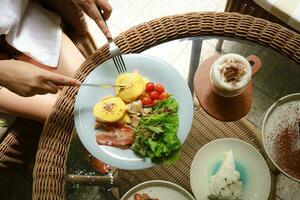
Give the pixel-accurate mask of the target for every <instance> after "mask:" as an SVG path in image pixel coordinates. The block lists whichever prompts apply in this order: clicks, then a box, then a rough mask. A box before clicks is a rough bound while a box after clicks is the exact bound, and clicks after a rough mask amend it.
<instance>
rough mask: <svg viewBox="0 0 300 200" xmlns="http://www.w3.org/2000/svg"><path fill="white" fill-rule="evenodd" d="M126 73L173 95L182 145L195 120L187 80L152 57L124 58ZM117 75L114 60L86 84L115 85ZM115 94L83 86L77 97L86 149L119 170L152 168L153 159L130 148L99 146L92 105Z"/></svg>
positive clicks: (76, 114) (78, 124) (77, 120)
mask: <svg viewBox="0 0 300 200" xmlns="http://www.w3.org/2000/svg"><path fill="white" fill-rule="evenodd" d="M123 59H124V62H125V63H126V67H127V71H128V72H132V71H134V70H138V72H139V73H140V74H141V75H142V76H145V77H147V78H148V79H149V80H150V81H151V82H155V83H161V84H163V85H164V87H165V89H166V91H167V92H168V93H170V94H173V96H174V98H175V99H176V100H177V102H178V104H179V111H178V116H179V127H178V131H177V135H178V138H179V139H180V141H181V142H182V143H183V142H184V140H185V139H186V137H187V135H188V133H189V130H190V128H191V125H192V120H193V100H192V95H191V92H190V90H189V88H188V86H187V84H186V81H185V80H184V79H183V78H182V76H181V75H180V74H179V72H177V71H176V70H175V69H174V68H173V67H172V66H170V65H168V64H167V63H165V62H163V61H161V60H159V59H157V58H154V57H150V56H145V55H140V54H128V55H124V56H123ZM117 76H118V72H117V70H116V68H115V66H114V63H113V61H112V60H108V61H106V62H104V63H102V64H101V65H99V66H98V67H97V68H95V69H94V70H93V71H92V72H91V73H90V74H89V75H88V76H87V77H86V79H85V81H84V83H114V82H115V80H116V78H117ZM109 95H115V92H114V90H113V89H103V88H95V87H81V88H80V89H79V91H78V94H77V96H76V102H75V111H74V120H75V127H76V130H77V133H78V135H79V138H80V140H81V142H82V143H83V145H84V146H85V148H86V149H87V150H88V151H89V152H90V153H91V154H92V155H93V156H95V157H96V158H97V159H99V160H101V161H103V162H104V163H107V164H109V165H111V166H113V167H116V168H120V169H129V170H134V169H144V168H149V167H151V166H153V165H154V164H153V163H152V162H151V160H150V159H148V158H146V159H143V158H140V157H139V156H137V155H136V154H135V153H134V152H133V151H132V150H130V149H121V148H116V147H109V146H104V145H98V144H97V143H96V133H97V130H95V129H94V124H95V117H94V116H93V114H92V109H93V106H94V105H95V104H96V103H97V102H99V100H100V99H101V98H103V97H105V96H109Z"/></svg>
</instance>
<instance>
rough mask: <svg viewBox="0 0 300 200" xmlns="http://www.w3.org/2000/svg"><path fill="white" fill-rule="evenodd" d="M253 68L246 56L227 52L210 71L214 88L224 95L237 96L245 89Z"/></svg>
mask: <svg viewBox="0 0 300 200" xmlns="http://www.w3.org/2000/svg"><path fill="white" fill-rule="evenodd" d="M251 75H252V70H251V66H250V64H249V62H248V61H247V59H246V58H244V57H242V56H240V55H238V54H226V55H223V56H221V57H220V58H218V59H217V60H216V61H215V63H214V64H213V66H212V68H211V72H210V77H211V83H212V86H213V89H214V90H215V91H216V92H217V93H218V94H220V95H222V96H235V95H238V94H240V93H241V92H243V91H244V88H245V86H246V85H247V84H248V83H249V81H250V80H251Z"/></svg>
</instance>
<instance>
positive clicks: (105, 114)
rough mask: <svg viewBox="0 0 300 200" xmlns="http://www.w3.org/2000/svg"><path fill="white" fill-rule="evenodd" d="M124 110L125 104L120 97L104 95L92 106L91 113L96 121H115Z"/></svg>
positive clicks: (121, 115)
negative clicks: (104, 96)
mask: <svg viewBox="0 0 300 200" xmlns="http://www.w3.org/2000/svg"><path fill="white" fill-rule="evenodd" d="M125 112H126V104H125V103H124V102H123V101H122V99H121V98H120V97H106V98H104V99H102V100H101V101H100V102H99V103H97V104H96V105H95V106H94V108H93V114H94V116H95V117H96V118H97V120H98V121H101V122H116V121H118V120H120V119H121V118H122V117H123V116H124V114H125Z"/></svg>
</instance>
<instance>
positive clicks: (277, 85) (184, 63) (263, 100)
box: [65, 36, 300, 200]
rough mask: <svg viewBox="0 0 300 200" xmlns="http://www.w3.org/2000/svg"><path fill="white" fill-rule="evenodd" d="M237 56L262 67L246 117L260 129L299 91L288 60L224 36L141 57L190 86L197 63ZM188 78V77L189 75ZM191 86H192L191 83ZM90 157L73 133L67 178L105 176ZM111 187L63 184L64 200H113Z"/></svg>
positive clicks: (297, 73) (296, 69) (166, 46)
mask: <svg viewBox="0 0 300 200" xmlns="http://www.w3.org/2000/svg"><path fill="white" fill-rule="evenodd" d="M218 41H223V45H222V48H221V51H216V46H217V44H218ZM225 53H237V54H240V55H242V56H244V57H247V56H250V55H256V56H258V57H259V58H260V59H261V61H262V67H261V69H260V70H259V71H258V73H257V74H256V75H255V76H254V77H253V78H252V84H253V98H252V107H251V109H250V111H249V113H248V114H247V115H246V116H245V118H246V119H248V120H249V121H250V122H251V123H253V124H254V125H255V126H256V127H258V128H260V127H261V122H262V119H263V116H264V114H265V112H266V111H267V109H268V108H269V107H270V106H271V105H272V104H273V103H274V102H275V101H277V100H278V99H279V98H281V97H283V96H285V95H287V94H291V93H296V92H300V78H299V77H300V66H299V64H297V63H295V62H294V61H293V60H291V59H290V58H288V57H286V56H284V55H282V54H280V53H279V52H276V51H274V50H273V49H271V48H267V47H264V46H262V45H260V44H257V43H255V42H249V41H244V40H238V39H233V38H225V37H215V36H214V37H211V36H206V37H193V38H185V39H180V40H174V41H171V42H167V43H163V44H160V45H157V46H155V47H152V48H150V49H148V50H146V51H144V52H142V54H146V55H151V56H155V57H158V58H160V59H162V60H164V61H165V62H167V63H169V64H171V65H172V66H173V67H174V68H176V69H177V70H178V71H179V73H180V74H181V75H182V76H183V77H184V78H185V79H186V80H187V81H189V82H190V83H191V81H192V80H193V75H194V72H195V70H196V69H197V67H198V65H199V63H201V62H203V61H204V60H205V59H207V58H209V57H211V56H213V55H215V54H225ZM189 75H190V76H189ZM190 85H192V84H190ZM90 158H91V156H90V155H89V153H88V152H87V151H86V150H85V149H84V147H83V146H82V144H81V142H80V140H79V138H78V136H77V135H76V131H74V135H73V139H72V142H71V146H70V150H69V153H68V158H67V171H66V173H67V174H66V177H67V176H68V175H80V176H85V177H89V178H90V177H93V176H94V177H98V176H107V177H112V174H111V173H108V174H106V175H103V174H101V173H99V172H98V171H97V170H96V169H95V168H94V167H93V166H92V165H91V162H90ZM112 191H113V190H111V189H110V186H109V185H108V186H106V187H104V186H102V185H96V184H94V185H88V184H87V183H84V184H83V182H82V181H75V182H70V181H66V184H65V197H66V199H68V200H69V199H72V200H76V199H88V200H96V199H101V200H105V199H115V198H114V196H113V194H112V193H113V192H112Z"/></svg>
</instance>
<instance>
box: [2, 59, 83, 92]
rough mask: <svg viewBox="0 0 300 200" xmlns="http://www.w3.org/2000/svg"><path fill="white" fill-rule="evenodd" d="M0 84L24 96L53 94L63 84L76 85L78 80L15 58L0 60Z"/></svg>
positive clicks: (78, 83)
mask: <svg viewBox="0 0 300 200" xmlns="http://www.w3.org/2000/svg"><path fill="white" fill-rule="evenodd" d="M0 85H2V86H4V87H5V88H7V89H8V90H10V91H12V92H14V93H16V94H18V95H20V96H24V97H29V96H33V95H36V94H46V93H52V94H55V93H57V92H58V90H59V89H62V88H63V86H78V85H80V81H78V80H76V79H73V78H70V77H67V76H63V75H60V74H57V73H54V72H50V71H47V70H45V69H41V68H39V67H36V66H35V65H32V64H30V63H26V62H22V61H17V60H2V61H0Z"/></svg>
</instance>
